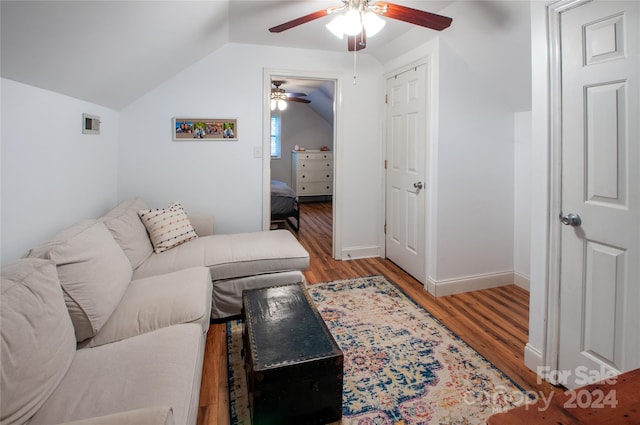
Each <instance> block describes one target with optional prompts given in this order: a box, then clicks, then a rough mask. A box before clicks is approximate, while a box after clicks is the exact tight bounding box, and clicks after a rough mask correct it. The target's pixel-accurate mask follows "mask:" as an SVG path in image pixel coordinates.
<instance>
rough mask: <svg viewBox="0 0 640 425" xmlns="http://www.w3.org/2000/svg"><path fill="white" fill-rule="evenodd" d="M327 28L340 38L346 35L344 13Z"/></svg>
mask: <svg viewBox="0 0 640 425" xmlns="http://www.w3.org/2000/svg"><path fill="white" fill-rule="evenodd" d="M326 26H327V29H328V30H329V31H331V33H332V34H333V35H335V36H336V37H338V38H339V39H340V40H342V38H343V37H344V15H342V14H339V15H338V16H336V17H335V18H333V19H332V20H331V22H329V23H328V24H327V25H326Z"/></svg>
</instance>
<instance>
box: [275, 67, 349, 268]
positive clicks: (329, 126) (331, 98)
mask: <svg viewBox="0 0 640 425" xmlns="http://www.w3.org/2000/svg"><path fill="white" fill-rule="evenodd" d="M266 82H267V80H265V83H266ZM268 82H269V84H270V87H269V151H270V155H269V184H270V187H269V193H268V196H267V197H268V198H269V199H268V201H269V202H268V203H269V228H270V229H277V228H287V229H289V230H291V231H292V232H294V233H297V232H304V231H305V229H304V226H305V225H307V226H308V225H312V226H313V225H314V224H313V223H318V222H319V221H318V220H314V219H313V217H311V216H312V215H314V214H316V213H318V212H319V211H322V214H323V215H325V219H323V220H322V222H323V223H327V220H326V214H327V212H329V214H330V216H329V220H328V222H329V223H331V226H329V227H328V228H327V226H326V225H323V226H320V227H322V228H323V232H324V233H327V235H326V238H323V240H324V241H325V243H326V241H331V242H332V243H331V246H330V247H329V248H330V251H331V253H332V255H333V256H334V257H335V249H334V248H335V226H334V225H333V224H334V212H335V205H334V200H335V196H334V190H335V187H336V184H335V182H336V178H335V177H336V176H335V168H336V167H335V161H336V157H335V150H336V149H335V147H336V102H335V99H336V87H337V80H336V79H334V78H325V77H319V76H313V75H304V76H300V75H299V74H296V75H292V74H288V73H271V74H270V75H269V79H268ZM265 156H266V155H265ZM305 206H306V207H305ZM302 214H306V215H308V216H309V217H304V219H302V218H301V217H300V215H302ZM302 223H304V224H302ZM314 230H315V231H316V233H317V231H318V230H319V229H314Z"/></svg>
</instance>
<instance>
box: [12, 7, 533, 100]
mask: <svg viewBox="0 0 640 425" xmlns="http://www.w3.org/2000/svg"><path fill="white" fill-rule="evenodd" d="M396 3H399V4H402V5H405V6H410V7H414V8H417V9H422V10H427V11H430V12H434V13H440V11H441V10H442V9H443V8H446V7H448V6H450V5H452V4H455V3H456V2H454V1H429V0H423V1H405V0H397V1H396ZM461 3H464V4H467V5H470V6H469V9H470V10H472V9H473V7H471V4H472V3H486V4H487V5H490V4H491V3H492V2H485V1H484V0H475V1H473V2H468V1H463V2H461ZM339 4H340V0H321V1H319V0H213V1H188V0H173V1H140V0H135V1H124V0H123V1H94V0H86V1H59V0H46V1H26V0H2V1H1V2H0V7H1V10H0V17H1V24H0V30H1V49H0V51H1V61H0V68H1V74H2V77H4V78H8V79H12V80H16V81H19V82H22V83H25V84H29V85H33V86H36V87H40V88H44V89H48V90H52V91H56V92H59V93H62V94H66V95H69V96H72V97H75V98H78V99H83V100H87V101H90V102H93V103H96V104H100V105H104V106H107V107H110V108H113V109H116V110H118V109H121V108H122V107H124V106H126V105H128V104H129V103H131V102H132V101H134V100H135V99H137V98H139V97H140V96H142V95H143V94H145V93H146V92H148V91H149V90H151V89H152V88H154V87H156V86H158V85H159V84H161V83H162V82H163V81H166V80H167V79H169V78H171V77H172V76H174V75H176V74H177V73H179V72H180V71H181V70H183V69H185V68H187V67H189V66H190V65H192V64H193V63H195V62H197V61H199V60H201V59H202V58H204V57H205V56H207V55H208V54H210V53H212V52H214V51H216V50H217V49H219V48H220V47H221V46H223V45H225V44H226V43H230V42H236V43H248V44H262V45H274V46H283V47H297V48H306V49H318V50H331V51H345V54H347V53H346V41H345V40H339V39H337V38H336V37H334V36H333V35H332V34H331V33H330V32H329V31H327V30H326V28H325V25H326V24H327V23H328V21H329V19H330V18H326V17H325V18H322V19H318V20H316V21H313V22H310V23H307V24H305V25H302V26H299V27H296V28H294V29H291V30H288V31H285V32H283V33H280V34H272V33H270V32H268V30H267V29H268V28H269V27H272V26H275V25H278V24H280V23H283V22H285V21H288V20H291V19H294V18H297V17H299V16H302V15H306V14H308V13H311V12H315V11H317V10H320V9H323V8H327V7H331V6H335V5H339ZM484 10H485V11H486V10H489V9H488V8H484ZM474 13H475V12H474ZM386 21H387V24H386V26H385V28H384V29H383V31H382V32H381V33H380V34H378V35H376V36H375V38H371V39H370V40H368V44H367V48H366V50H363V51H362V52H361V53H360V54H369V55H373V56H374V57H375V58H376V59H378V60H379V61H381V62H384V61H385V60H388V59H390V57H392V56H390V55H394V54H398V51H407V50H409V49H411V48H413V47H417V46H418V45H420V44H422V43H424V42H425V41H427V40H428V39H430V38H432V37H434V36H435V35H436V34H437V33H436V32H434V31H432V30H429V29H426V28H422V27H416V26H413V25H410V24H407V23H404V22H400V21H395V20H392V19H386ZM455 23H456V20H455V17H454V24H455ZM527 31H528V29H527ZM290 89H292V90H293V89H295V88H294V87H291V88H290Z"/></svg>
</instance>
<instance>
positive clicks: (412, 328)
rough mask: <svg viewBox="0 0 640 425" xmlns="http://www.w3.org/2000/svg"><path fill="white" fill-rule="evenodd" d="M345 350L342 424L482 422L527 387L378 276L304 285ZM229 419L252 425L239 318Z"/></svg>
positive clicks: (231, 330)
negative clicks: (494, 365) (499, 368)
mask: <svg viewBox="0 0 640 425" xmlns="http://www.w3.org/2000/svg"><path fill="white" fill-rule="evenodd" d="M307 288H308V290H309V293H310V294H311V297H312V298H313V300H314V302H315V303H316V306H317V308H318V311H319V312H320V314H321V315H322V317H323V319H324V320H325V322H326V323H327V325H328V327H329V329H330V330H331V333H332V334H333V336H334V338H335V339H336V342H337V343H338V345H339V346H340V348H341V349H342V351H343V353H344V391H343V401H342V412H343V418H342V421H341V422H339V423H341V424H343V425H346V424H354V425H355V424H358V425H409V424H411V425H417V424H484V423H485V421H486V420H487V418H488V417H489V416H491V415H492V414H493V413H496V412H499V411H502V410H505V409H510V408H513V407H516V406H517V405H520V404H522V403H524V402H525V401H528V398H527V397H526V396H525V392H524V391H523V390H522V389H521V388H519V387H517V386H516V385H515V384H514V383H513V382H512V381H511V380H510V379H509V378H508V377H506V376H505V375H504V374H502V373H501V372H500V371H499V370H497V369H496V368H495V367H493V365H492V364H491V363H489V362H488V361H487V360H486V359H485V358H484V357H482V356H481V355H480V354H478V353H477V352H476V351H474V350H473V349H472V348H471V347H469V346H468V345H467V344H466V343H464V342H463V341H462V340H460V339H459V338H458V337H456V336H455V335H454V334H453V333H451V331H449V330H448V329H447V328H445V327H444V326H443V325H442V324H441V323H440V322H438V321H437V320H436V319H435V318H434V317H432V316H431V314H429V312H427V311H426V310H425V309H423V308H422V307H421V306H419V305H417V304H416V303H415V302H413V301H412V300H411V299H410V298H408V297H407V296H406V295H405V294H404V293H403V292H402V291H401V290H400V289H399V288H398V287H397V286H396V285H395V284H393V283H392V282H390V281H389V280H387V279H386V278H385V277H383V276H371V277H364V278H358V279H348V280H340V281H335V282H329V283H321V284H314V285H308V286H307ZM227 342H228V360H229V403H230V413H231V424H232V425H250V424H251V421H250V418H249V416H250V415H249V410H248V405H247V393H246V384H245V376H244V367H243V363H242V359H241V356H240V350H241V349H242V324H241V322H239V321H231V322H228V324H227Z"/></svg>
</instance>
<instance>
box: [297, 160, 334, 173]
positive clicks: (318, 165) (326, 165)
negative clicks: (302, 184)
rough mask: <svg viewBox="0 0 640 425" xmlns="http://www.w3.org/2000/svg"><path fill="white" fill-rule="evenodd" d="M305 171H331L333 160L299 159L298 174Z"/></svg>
mask: <svg viewBox="0 0 640 425" xmlns="http://www.w3.org/2000/svg"><path fill="white" fill-rule="evenodd" d="M306 170H328V171H331V170H333V160H326V159H325V160H317V159H299V160H298V172H299V173H301V172H303V171H306Z"/></svg>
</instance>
